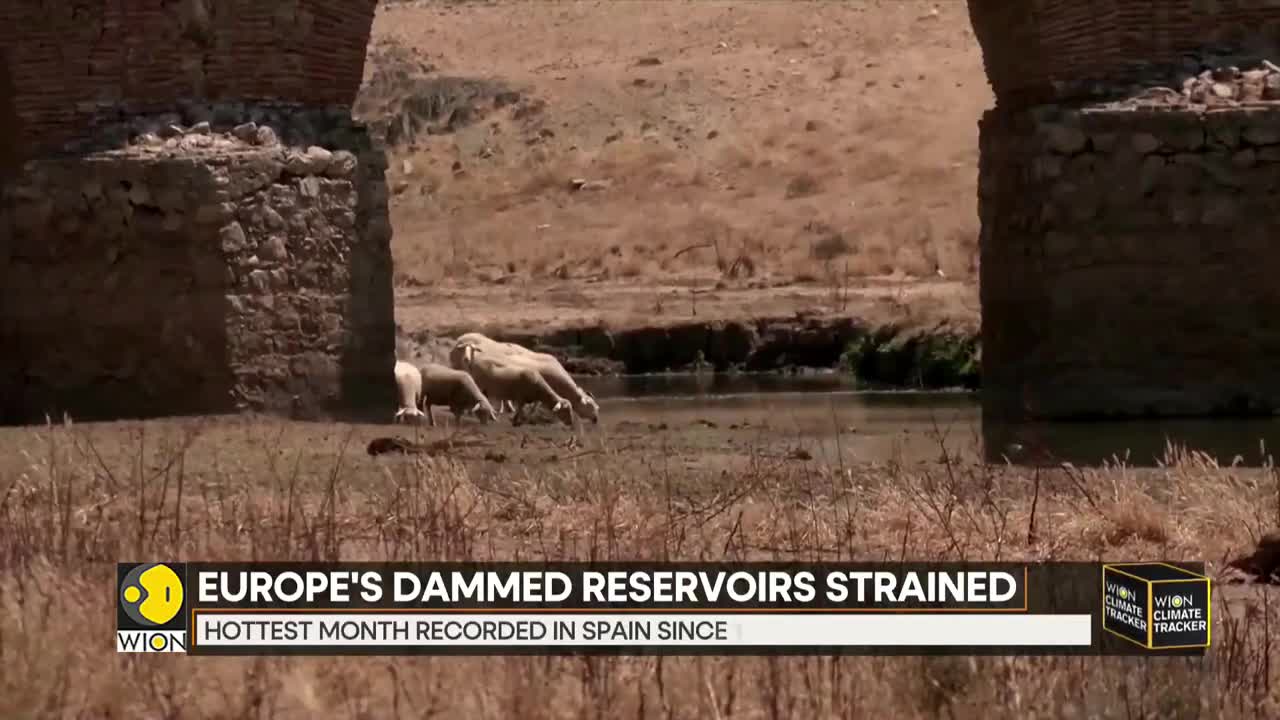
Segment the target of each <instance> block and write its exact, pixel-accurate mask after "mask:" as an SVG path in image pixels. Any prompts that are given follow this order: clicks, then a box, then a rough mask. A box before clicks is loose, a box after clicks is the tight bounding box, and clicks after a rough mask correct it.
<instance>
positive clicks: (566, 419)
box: [551, 398, 573, 425]
mask: <svg viewBox="0 0 1280 720" xmlns="http://www.w3.org/2000/svg"><path fill="white" fill-rule="evenodd" d="M551 414H552V415H555V416H556V417H557V418H559V420H560V422H562V423H564V424H565V425H573V405H571V404H570V403H569V401H568V400H565V399H564V398H560V399H559V400H557V401H556V404H555V405H553V406H552V407H551Z"/></svg>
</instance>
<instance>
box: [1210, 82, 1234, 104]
mask: <svg viewBox="0 0 1280 720" xmlns="http://www.w3.org/2000/svg"><path fill="white" fill-rule="evenodd" d="M1210 90H1211V91H1212V92H1213V95H1214V97H1220V98H1223V99H1224V100H1229V99H1231V98H1233V97H1235V96H1236V89H1235V86H1233V85H1228V84H1227V83H1222V82H1216V83H1214V84H1213V85H1212V86H1211V87H1210Z"/></svg>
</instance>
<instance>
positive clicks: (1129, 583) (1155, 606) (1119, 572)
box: [1102, 562, 1212, 650]
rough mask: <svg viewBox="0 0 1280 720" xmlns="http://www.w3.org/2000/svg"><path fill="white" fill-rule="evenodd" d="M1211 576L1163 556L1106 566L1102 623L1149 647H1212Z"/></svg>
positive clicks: (1103, 569) (1104, 566)
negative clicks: (1161, 559)
mask: <svg viewBox="0 0 1280 720" xmlns="http://www.w3.org/2000/svg"><path fill="white" fill-rule="evenodd" d="M1210 599H1211V590H1210V587H1209V578H1207V577H1205V576H1204V575H1198V574H1196V573H1194V572H1191V571H1190V570H1184V569H1182V568H1179V567H1175V566H1173V565H1169V564H1166V563H1159V562H1146V563H1115V564H1106V565H1103V566H1102V627H1103V629H1105V630H1106V631H1107V632H1110V633H1112V634H1114V635H1118V636H1120V637H1122V638H1124V639H1125V640H1128V641H1129V642H1132V643H1135V644H1137V645H1141V646H1142V647H1145V648H1147V649H1148V650H1175V649H1185V648H1200V647H1209V634H1210V627H1211V625H1212V614H1211V609H1210V604H1209V601H1210Z"/></svg>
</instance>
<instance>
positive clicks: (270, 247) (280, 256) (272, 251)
mask: <svg viewBox="0 0 1280 720" xmlns="http://www.w3.org/2000/svg"><path fill="white" fill-rule="evenodd" d="M258 252H259V254H261V255H262V257H263V258H265V259H267V260H277V261H279V260H284V259H286V258H288V257H289V250H288V248H287V247H286V246H285V243H284V238H282V237H280V236H279V235H272V236H271V237H269V238H267V240H266V242H264V243H262V245H260V246H259V248H258Z"/></svg>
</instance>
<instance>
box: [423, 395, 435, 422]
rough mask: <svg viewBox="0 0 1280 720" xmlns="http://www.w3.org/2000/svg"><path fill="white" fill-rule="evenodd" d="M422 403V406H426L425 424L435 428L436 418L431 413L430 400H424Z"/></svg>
mask: <svg viewBox="0 0 1280 720" xmlns="http://www.w3.org/2000/svg"><path fill="white" fill-rule="evenodd" d="M423 402H424V404H425V405H426V406H427V422H428V423H430V424H431V427H435V426H436V416H435V414H434V413H432V412H431V400H430V399H426V400H424V401H423Z"/></svg>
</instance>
